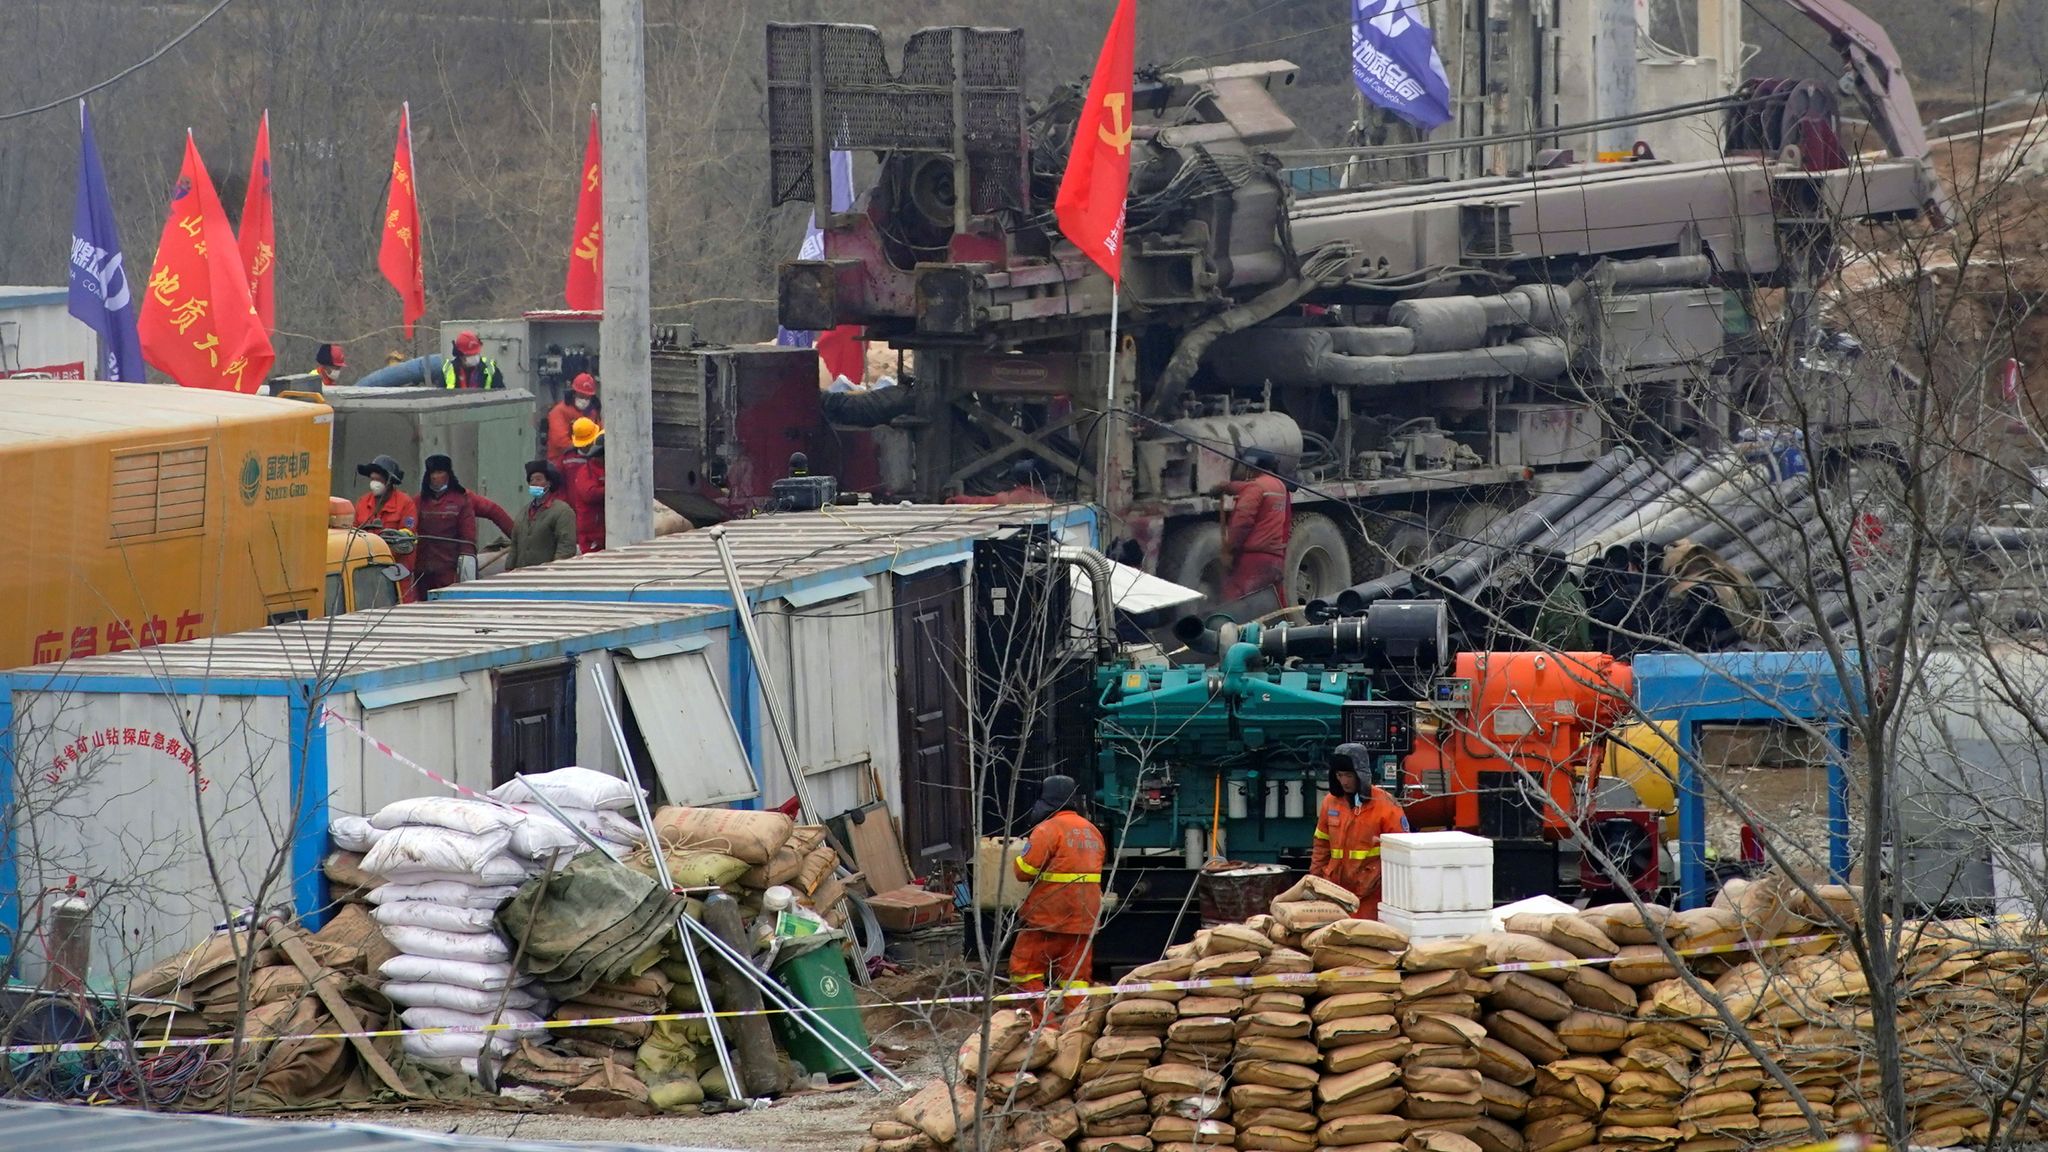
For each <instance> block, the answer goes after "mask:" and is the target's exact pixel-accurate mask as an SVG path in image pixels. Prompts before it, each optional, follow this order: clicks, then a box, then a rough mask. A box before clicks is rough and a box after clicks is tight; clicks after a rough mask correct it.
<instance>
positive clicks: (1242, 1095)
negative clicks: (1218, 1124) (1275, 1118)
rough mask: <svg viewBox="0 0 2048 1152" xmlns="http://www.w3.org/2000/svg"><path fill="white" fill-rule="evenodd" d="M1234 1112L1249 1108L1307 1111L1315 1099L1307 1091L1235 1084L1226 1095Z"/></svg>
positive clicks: (1262, 1085) (1263, 1085) (1264, 1085)
mask: <svg viewBox="0 0 2048 1152" xmlns="http://www.w3.org/2000/svg"><path fill="white" fill-rule="evenodd" d="M1225 1095H1226V1098H1227V1099H1228V1100H1229V1101H1230V1107H1231V1108H1232V1110H1234V1111H1238V1112H1242V1111H1244V1110H1245V1109H1247V1108H1286V1109H1290V1110H1292V1111H1296V1112H1305V1111H1307V1110H1308V1109H1309V1108H1310V1107H1311V1106H1312V1105H1313V1104H1314V1103H1315V1097H1314V1096H1313V1094H1311V1093H1310V1092H1309V1091H1308V1090H1306V1089H1290V1088H1274V1087H1272V1086H1270V1085H1266V1084H1233V1085H1231V1086H1230V1091H1229V1092H1228V1093H1226V1094H1225Z"/></svg>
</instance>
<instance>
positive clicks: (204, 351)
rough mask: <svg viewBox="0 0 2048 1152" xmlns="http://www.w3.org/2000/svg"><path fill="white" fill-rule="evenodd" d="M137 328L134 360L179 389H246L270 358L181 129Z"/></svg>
mask: <svg viewBox="0 0 2048 1152" xmlns="http://www.w3.org/2000/svg"><path fill="white" fill-rule="evenodd" d="M138 327H139V328H140V329H141V334H142V358H143V359H144V360H146V361H148V362H149V364H150V365H151V366H152V367H154V368H156V370H157V371H159V372H162V373H163V374H164V375H166V376H169V377H170V378H171V379H173V380H175V381H177V382H178V383H179V384H182V385H184V386H185V387H187V388H218V389H222V390H225V391H231V392H254V391H255V390H256V386H257V385H259V384H261V383H263V380H264V377H265V375H266V374H268V373H269V371H270V365H271V363H272V361H274V360H275V359H276V358H277V357H276V354H275V353H274V352H272V351H271V347H270V335H269V333H268V332H266V331H265V330H264V327H263V320H262V318H261V317H259V316H257V315H256V308H255V305H253V304H252V303H251V302H250V300H249V271H248V269H247V268H246V267H245V266H244V265H243V264H242V251H241V248H240V246H239V245H237V244H236V243H235V234H234V231H233V230H232V229H230V228H229V227H228V217H227V213H225V212H223V211H221V207H220V196H219V195H218V194H217V193H216V192H215V191H214V188H213V179H212V178H211V177H209V176H208V175H207V174H206V164H205V163H204V162H203V161H201V160H200V158H199V145H198V144H196V143H194V142H193V139H192V133H191V132H189V131H188V132H186V133H185V163H184V166H183V167H182V168H181V169H179V172H178V183H177V185H176V186H175V187H173V188H172V189H171V211H170V215H169V216H168V217H166V218H165V220H164V233H163V238H162V239H160V240H159V241H157V247H156V264H155V266H154V267H152V268H151V269H150V271H149V284H148V286H147V287H146V289H145V290H144V293H143V298H142V319H141V323H140V324H139V325H138Z"/></svg>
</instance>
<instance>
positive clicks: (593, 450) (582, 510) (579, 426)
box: [562, 417, 604, 554]
mask: <svg viewBox="0 0 2048 1152" xmlns="http://www.w3.org/2000/svg"><path fill="white" fill-rule="evenodd" d="M569 444H570V447H569V453H568V455H566V456H563V457H562V496H563V498H564V499H566V500H568V501H569V507H570V508H572V509H574V510H575V512H576V551H577V553H578V554H581V553H584V552H598V551H602V550H603V548H604V429H602V428H599V427H598V426H597V422H596V421H594V420H591V419H589V418H588V417H584V418H580V419H578V420H577V421H576V423H575V425H574V426H573V428H572V431H571V432H570V435H569Z"/></svg>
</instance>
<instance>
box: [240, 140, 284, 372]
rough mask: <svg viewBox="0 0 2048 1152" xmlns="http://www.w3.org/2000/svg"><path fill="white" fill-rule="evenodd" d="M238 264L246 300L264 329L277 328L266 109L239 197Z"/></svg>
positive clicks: (274, 255)
mask: <svg viewBox="0 0 2048 1152" xmlns="http://www.w3.org/2000/svg"><path fill="white" fill-rule="evenodd" d="M235 239H236V240H237V241H238V242H239V243H240V244H241V250H242V266H243V267H244V268H246V269H248V272H249V301H250V303H252V304H254V305H255V306H256V315H257V316H259V317H261V318H262V320H263V330H264V331H265V332H275V331H277V292H276V284H275V277H274V276H272V274H271V272H272V268H273V266H274V265H275V264H276V263H277V250H276V248H275V247H274V246H273V245H274V244H275V243H276V240H277V232H276V229H275V228H274V226H273V225H272V223H271V219H270V112H269V110H268V109H265V110H264V113H263V122H262V123H261V124H260V125H258V126H257V128H256V155H255V156H254V157H253V158H252V159H251V160H250V161H249V190H248V192H247V193H246V194H244V195H243V197H242V228H241V231H240V232H239V233H237V234H236V236H235Z"/></svg>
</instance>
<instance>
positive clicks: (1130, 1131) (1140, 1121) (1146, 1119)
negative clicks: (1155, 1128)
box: [1081, 1113, 1152, 1140]
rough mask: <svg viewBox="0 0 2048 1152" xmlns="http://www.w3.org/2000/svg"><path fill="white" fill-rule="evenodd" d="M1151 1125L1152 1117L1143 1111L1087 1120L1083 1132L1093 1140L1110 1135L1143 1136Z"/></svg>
mask: <svg viewBox="0 0 2048 1152" xmlns="http://www.w3.org/2000/svg"><path fill="white" fill-rule="evenodd" d="M1151 1126H1152V1118H1151V1117H1150V1116H1146V1115H1144V1114H1142V1113H1141V1114H1138V1115H1135V1116H1117V1117H1113V1118H1111V1119H1108V1120H1091V1121H1086V1122H1084V1123H1083V1124H1082V1125H1081V1132H1082V1134H1083V1135H1084V1136H1086V1137H1088V1138H1089V1139H1091V1140H1099V1139H1103V1138H1105V1137H1110V1136H1143V1135H1144V1134H1145V1131H1146V1130H1147V1129H1148V1128H1150V1127H1151Z"/></svg>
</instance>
